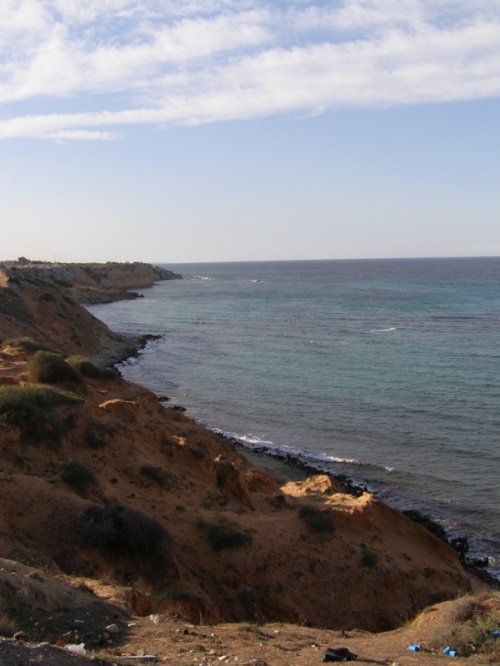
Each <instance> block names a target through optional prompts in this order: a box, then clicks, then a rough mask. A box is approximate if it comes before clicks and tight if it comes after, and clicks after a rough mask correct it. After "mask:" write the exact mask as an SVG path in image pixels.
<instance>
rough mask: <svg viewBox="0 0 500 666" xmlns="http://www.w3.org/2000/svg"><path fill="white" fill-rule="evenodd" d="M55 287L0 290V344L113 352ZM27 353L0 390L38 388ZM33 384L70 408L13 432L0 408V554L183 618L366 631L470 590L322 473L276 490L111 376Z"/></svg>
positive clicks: (11, 363) (197, 430) (14, 357)
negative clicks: (116, 584) (22, 339)
mask: <svg viewBox="0 0 500 666" xmlns="http://www.w3.org/2000/svg"><path fill="white" fill-rule="evenodd" d="M102 270H103V271H104V272H105V273H106V275H107V277H106V278H102V279H101V289H102V288H103V280H104V279H106V280H107V281H108V282H107V284H108V285H109V288H110V289H115V287H116V286H117V284H118V283H120V287H122V286H123V284H127V287H132V286H138V285H137V284H134V285H132V282H131V281H128V282H122V278H123V275H122V272H121V271H120V270H119V269H115V268H113V269H110V268H109V267H108V265H106V266H104V267H103V268H102ZM139 274H140V275H141V276H143V278H144V280H146V279H148V277H147V276H148V275H151V274H150V272H148V270H146V269H144V272H143V271H142V269H141V271H140V272H139V273H138V275H139ZM58 279H62V278H58ZM92 279H94V278H92ZM141 279H142V277H141ZM94 281H95V280H94ZM142 286H145V285H142ZM70 288H74V287H68V286H62V285H61V284H58V283H57V282H55V281H54V280H52V279H46V278H43V279H42V278H41V277H39V276H38V277H36V278H34V279H32V278H26V276H24V277H23V276H19V274H17V276H15V279H14V280H13V281H11V280H9V281H4V286H3V287H1V288H0V339H1V340H6V339H7V338H11V337H14V336H24V335H30V336H31V337H33V338H35V339H37V340H38V341H39V342H41V343H43V344H45V345H46V346H49V347H50V348H51V349H53V350H56V351H61V352H62V353H63V354H65V355H70V354H80V355H91V354H93V353H95V352H96V351H98V350H99V349H100V348H102V347H103V346H105V345H110V344H113V343H114V342H116V340H117V337H118V336H116V335H115V334H113V333H112V332H111V331H109V329H107V328H106V327H105V326H104V325H103V324H102V323H101V322H98V321H97V320H96V319H95V318H93V317H92V316H91V315H89V313H87V312H86V311H85V310H84V309H83V308H82V307H81V306H79V305H78V303H77V302H76V300H75V298H74V297H72V296H70V295H69V292H68V290H69V289H70ZM30 358H32V354H31V353H29V352H28V351H26V350H25V349H23V348H22V347H16V346H12V345H4V346H3V349H2V351H1V354H0V392H1V391H2V386H3V387H4V389H5V387H14V388H16V389H17V387H32V388H35V389H37V387H39V386H38V385H37V384H36V382H34V381H33V377H32V371H30ZM30 373H31V374H30ZM44 386H45V387H46V388H52V389H55V390H57V391H61V390H62V391H65V392H69V393H70V394H71V395H72V396H73V397H74V400H73V402H71V403H68V402H67V401H64V400H62V399H61V400H55V401H53V402H51V403H50V405H49V406H47V407H45V412H44V415H42V416H39V418H38V417H37V419H31V417H30V418H26V419H25V420H24V421H23V418H19V419H17V420H16V418H10V417H6V416H5V414H6V412H5V410H4V411H3V412H2V411H1V410H2V408H1V404H2V403H1V402H0V419H1V420H3V423H0V470H1V471H0V480H1V483H0V557H7V558H10V559H12V560H16V561H18V562H20V563H23V564H26V565H31V566H38V567H45V569H46V570H47V571H50V572H52V573H53V574H57V573H58V572H63V573H67V574H72V575H77V574H78V575H86V576H91V577H93V578H95V579H99V578H103V577H113V578H114V579H116V580H118V581H120V582H121V583H122V584H124V585H126V586H128V590H129V592H128V602H129V604H130V605H131V606H132V607H133V608H134V610H135V612H137V613H139V614H141V615H148V614H150V613H176V614H179V615H180V616H182V617H185V618H187V619H190V620H191V621H193V622H199V621H200V620H203V621H205V622H216V621H219V620H231V621H234V620H237V621H242V620H252V621H274V620H284V621H285V620H286V621H292V622H295V623H299V624H305V625H315V626H322V627H330V628H335V629H346V630H348V629H353V628H355V627H357V628H361V629H367V630H373V631H380V630H384V629H389V628H393V627H397V626H400V625H402V624H403V623H404V622H405V621H407V620H408V619H409V618H411V617H413V616H415V615H416V614H417V613H418V611H419V610H421V609H423V608H424V607H425V606H427V605H429V604H431V603H436V602H438V601H440V600H444V599H449V598H452V597H454V596H457V595H460V594H462V593H465V592H467V591H469V590H470V579H469V577H468V576H467V574H466V573H465V572H464V570H463V569H462V567H461V565H460V563H459V561H458V558H457V556H456V554H455V553H454V552H453V551H452V550H450V549H449V548H448V547H447V546H446V545H445V544H443V543H442V542H441V541H439V540H438V539H436V538H435V537H434V536H432V535H431V534H430V533H428V532H427V531H426V530H424V529H423V528H422V527H420V526H418V525H415V524H414V523H412V522H410V521H409V520H407V519H406V518H405V517H404V516H402V515H401V514H400V513H398V512H396V511H394V510H392V509H391V508H389V507H387V506H386V505H384V504H383V503H381V502H379V501H377V500H376V499H374V498H373V497H372V496H371V495H369V494H366V493H365V494H363V495H362V496H360V497H355V496H352V495H348V494H345V493H343V492H342V490H341V488H340V486H339V485H338V484H337V483H336V482H335V480H333V479H330V478H328V477H326V476H318V477H313V478H310V479H308V480H305V481H301V482H295V483H291V482H289V483H286V481H285V480H279V479H277V478H275V477H274V476H273V475H272V474H271V473H270V472H267V471H265V470H264V469H261V468H259V467H256V466H254V465H252V464H250V463H249V462H248V461H247V460H246V459H245V458H244V457H243V456H242V455H241V454H240V453H239V452H238V451H237V450H236V448H235V447H234V446H233V445H232V444H231V443H230V442H227V441H225V440H224V439H222V438H220V437H219V436H217V435H215V434H213V433H211V432H209V431H207V430H205V429H203V428H202V427H200V426H199V425H197V424H196V423H195V422H193V421H192V420H191V419H189V418H187V417H185V416H184V415H183V414H181V413H178V412H177V411H175V410H173V409H169V408H166V407H164V406H163V405H162V404H161V403H160V402H159V400H158V398H157V396H155V395H154V394H152V393H151V392H149V391H147V390H146V389H144V388H141V387H138V386H136V385H133V384H131V383H129V382H126V381H124V380H123V379H121V378H119V377H113V376H110V375H109V374H106V375H104V376H89V375H88V374H86V376H84V377H79V378H73V379H70V380H64V381H59V382H58V383H55V384H54V383H52V384H45V385H44Z"/></svg>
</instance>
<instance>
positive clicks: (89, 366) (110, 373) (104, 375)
mask: <svg viewBox="0 0 500 666" xmlns="http://www.w3.org/2000/svg"><path fill="white" fill-rule="evenodd" d="M66 363H68V364H69V365H71V367H73V368H75V370H77V371H78V372H79V373H80V374H82V375H83V376H84V377H91V378H94V379H118V378H119V377H120V373H119V372H118V371H117V370H115V369H114V368H98V367H97V366H96V365H94V364H93V363H92V361H89V360H88V359H86V358H83V356H70V357H69V358H67V359H66Z"/></svg>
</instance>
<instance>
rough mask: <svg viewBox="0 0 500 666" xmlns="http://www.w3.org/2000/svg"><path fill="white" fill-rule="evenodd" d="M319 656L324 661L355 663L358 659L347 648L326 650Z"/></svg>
mask: <svg viewBox="0 0 500 666" xmlns="http://www.w3.org/2000/svg"><path fill="white" fill-rule="evenodd" d="M319 656H320V659H321V660H322V661H355V660H356V659H357V658H358V655H357V654H354V653H353V652H350V651H349V650H348V649H347V648H345V647H340V648H326V650H323V652H322V653H321V654H320V655H319Z"/></svg>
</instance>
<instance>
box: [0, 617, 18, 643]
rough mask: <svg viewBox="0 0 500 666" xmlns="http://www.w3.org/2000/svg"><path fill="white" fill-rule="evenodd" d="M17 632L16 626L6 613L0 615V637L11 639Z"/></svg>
mask: <svg viewBox="0 0 500 666" xmlns="http://www.w3.org/2000/svg"><path fill="white" fill-rule="evenodd" d="M16 631H17V625H16V623H15V622H14V620H12V619H11V618H10V617H9V616H8V615H7V614H6V613H0V636H4V637H5V638H11V637H12V636H13V635H14V634H15V633H16Z"/></svg>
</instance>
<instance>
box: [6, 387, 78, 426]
mask: <svg viewBox="0 0 500 666" xmlns="http://www.w3.org/2000/svg"><path fill="white" fill-rule="evenodd" d="M78 402H81V398H79V397H77V396H75V395H72V394H70V393H63V392H62V391H54V390H53V389H49V388H45V387H43V386H0V423H6V424H7V425H14V426H36V425H39V424H41V423H45V422H46V421H47V419H48V416H49V412H50V410H51V409H53V408H55V407H58V406H61V405H74V404H77V403H78Z"/></svg>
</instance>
